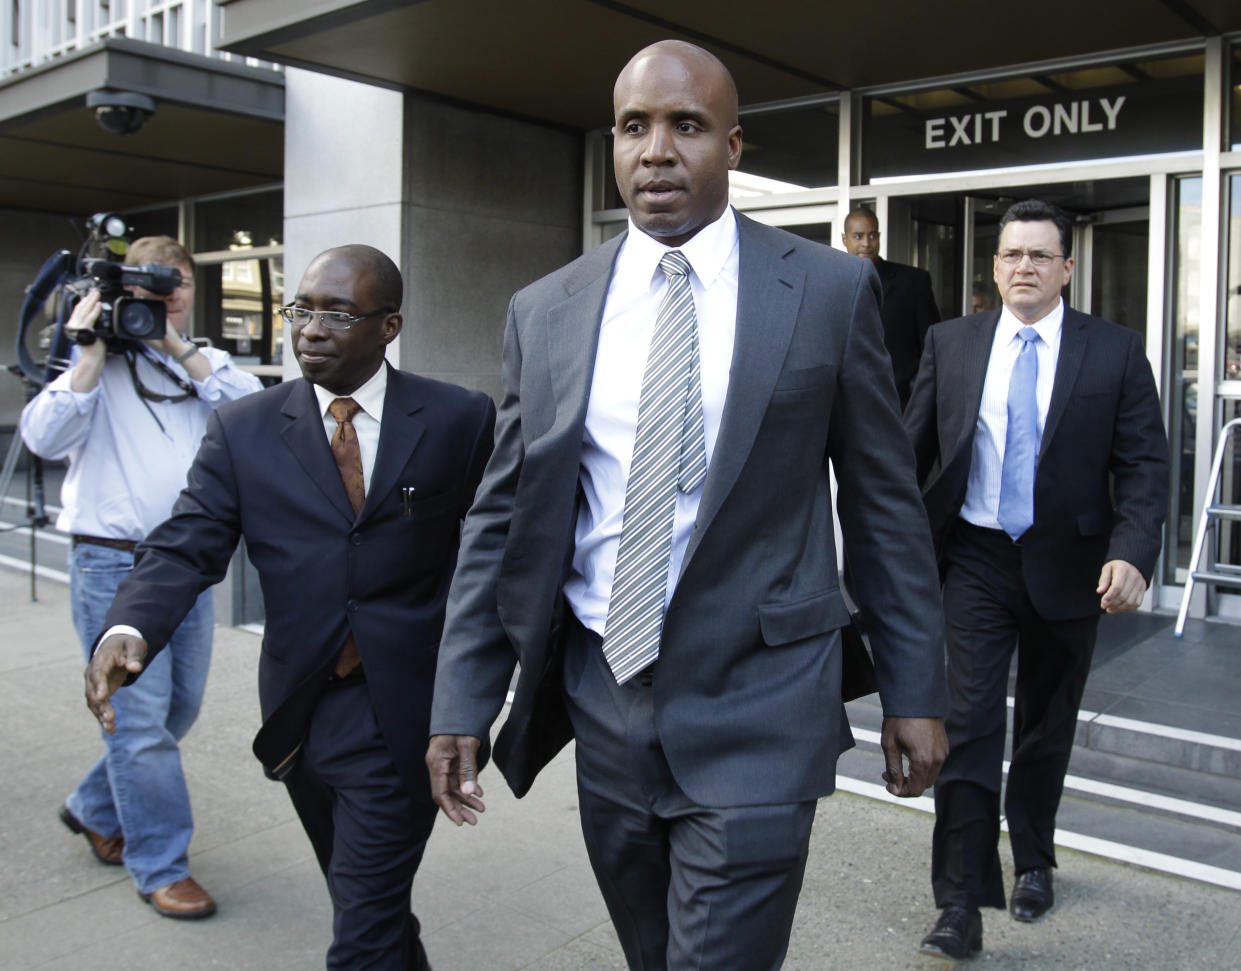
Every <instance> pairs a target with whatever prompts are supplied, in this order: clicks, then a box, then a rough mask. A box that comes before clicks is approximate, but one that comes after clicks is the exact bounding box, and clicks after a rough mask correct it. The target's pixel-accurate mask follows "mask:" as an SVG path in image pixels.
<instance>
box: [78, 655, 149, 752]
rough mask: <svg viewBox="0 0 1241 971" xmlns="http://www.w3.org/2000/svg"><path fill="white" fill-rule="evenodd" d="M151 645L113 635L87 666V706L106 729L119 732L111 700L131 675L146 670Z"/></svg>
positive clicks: (109, 732)
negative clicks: (148, 650)
mask: <svg viewBox="0 0 1241 971" xmlns="http://www.w3.org/2000/svg"><path fill="white" fill-rule="evenodd" d="M146 656H147V642H146V641H144V640H143V639H142V638H141V637H134V636H133V635H132V634H113V635H112V636H111V637H109V638H108V639H107V640H105V641H104V642H103V643H102V644H100V645H99V647H98V648H97V649H96V650H95V654H94V656H93V657H91V659H90V664H88V665H86V707H87V708H89V709H90V710H91V711H92V712H93V713H94V715H95V717H96V718H98V719H99V724H100V725H102V726H103V730H104V731H105V732H107V733H108V734H109V735H111V734H112V733H113V732H115V731H116V712H114V711H113V710H112V705H111V704H110V703H109V702H108V699H109V698H111V697H112V696H113V695H114V694H116V689H117V688H119V687H120V686H121V685H122V684H124V683H125V679H126V678H127V677H129V676H130V675H131V674H137V673H138V672H139V671H141V670H142V665H143V662H144V661H145V660H146Z"/></svg>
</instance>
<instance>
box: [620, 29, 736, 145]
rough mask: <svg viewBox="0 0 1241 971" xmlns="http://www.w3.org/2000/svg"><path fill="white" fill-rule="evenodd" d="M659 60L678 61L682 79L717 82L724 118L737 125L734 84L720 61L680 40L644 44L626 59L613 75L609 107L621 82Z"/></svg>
mask: <svg viewBox="0 0 1241 971" xmlns="http://www.w3.org/2000/svg"><path fill="white" fill-rule="evenodd" d="M660 61H664V62H666V64H665V65H664V67H665V69H666V66H667V64H679V65H681V69H682V70H683V72H684V74H685V77H686V80H689V79H690V78H691V76H692V77H693V79H694V80H695V81H696V82H697V83H703V82H704V81H705V82H708V83H714V84H718V85H719V94H720V96H721V105H722V107H723V110H724V115H725V120H726V121H727V122H728V124H729V126H730V127H731V126H732V125H735V124H737V112H738V100H737V85H736V82H734V81H733V76H732V74H731V73H730V72H729V70H728V68H726V67H725V66H724V62H723V61H721V60H720V59H719V58H718V57H716V56H715V55H714V54H712V53H711V52H710V51H708V50H706V49H704V48H702V47H699V46H698V45H697V44H691V43H689V42H688V41H683V40H661V41H656V42H655V43H654V44H651V45H650V46H649V47H644V48H642V50H640V51H638V53H636V54H635V55H634V56H633V57H631V58H630V59H629V63H628V64H626V65H625V67H624V68H623V69H622V70H621V72H620V74H619V75H617V77H616V85H615V86H614V87H613V89H612V107H613V109H616V108H617V107H618V104H617V101H616V96H617V92H618V91H620V89H621V85H622V83H623V82H628V81H629V80H630V78H631V76H632V75H635V74H641V73H642V72H643V71H648V70H652V69H658V68H659V67H660V65H659V63H658V62H660Z"/></svg>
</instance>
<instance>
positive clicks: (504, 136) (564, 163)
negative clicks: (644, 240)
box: [400, 94, 583, 399]
mask: <svg viewBox="0 0 1241 971" xmlns="http://www.w3.org/2000/svg"><path fill="white" fill-rule="evenodd" d="M404 132H405V160H406V161H405V194H404V199H405V201H404V249H403V261H402V264H401V267H402V270H403V271H404V274H405V328H404V330H403V331H402V333H401V338H400V342H401V362H402V364H403V366H404V367H405V368H407V369H408V370H411V371H416V372H417V373H419V374H423V375H426V376H428V377H434V378H438V379H440V380H443V381H451V382H453V383H456V384H462V385H465V386H467V387H470V388H476V389H479V390H483V391H486V392H488V393H489V394H491V395H492V396H493V397H495V398H497V399H498V398H499V395H500V356H501V348H502V343H503V334H504V320H505V312H506V309H507V307H508V300H509V297H511V296H512V294H513V293H514V292H515V291H516V290H518V289H520V288H521V287H523V286H525V285H526V284H528V283H530V282H532V281H534V280H536V279H537V278H538V277H540V276H542V275H543V274H545V273H548V272H550V271H551V270H554V269H555V268H556V267H558V266H561V265H562V264H564V263H567V262H569V261H570V260H572V259H573V258H574V257H576V256H578V255H580V254H581V252H582V218H581V197H582V145H583V139H582V136H581V135H578V134H576V133H571V132H564V131H560V130H557V129H552V128H548V127H544V126H542V125H537V124H533V123H530V122H526V121H520V120H517V119H514V118H508V117H502V116H498V115H493V114H488V113H485V112H481V111H471V110H469V109H466V108H462V107H459V106H456V105H448V104H444V103H441V102H437V101H432V100H429V99H426V98H423V97H420V96H417V95H412V94H411V95H408V96H407V97H406V99H405V128H404Z"/></svg>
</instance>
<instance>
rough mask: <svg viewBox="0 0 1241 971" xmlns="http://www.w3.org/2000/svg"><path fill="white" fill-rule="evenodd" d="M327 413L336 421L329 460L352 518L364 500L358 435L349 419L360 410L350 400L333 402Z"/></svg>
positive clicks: (364, 482) (338, 399)
mask: <svg viewBox="0 0 1241 971" xmlns="http://www.w3.org/2000/svg"><path fill="white" fill-rule="evenodd" d="M327 410H328V413H329V414H330V415H331V416H332V417H333V418H335V419H336V434H334V435H333V436H332V457H333V458H334V459H336V467H337V468H338V469H340V477H341V480H342V481H343V482H344V483H345V492H347V493H348V494H349V502H350V504H351V505H352V506H353V514H354V515H355V516H356V515H357V514H358V513H359V512H361V511H362V502H363V500H365V499H366V480H365V479H364V478H363V477H362V450H361V449H360V448H358V433H357V431H356V430H355V429H354V427H353V416H354V415H356V414H357V413H358V412H359V411H361V410H362V406H361V405H360V404H358V403H357V402H356V401H354V400H353V399H352V398H337V399H336V400H335V401H333V402H332V403H331V404H330V405H328V409H327Z"/></svg>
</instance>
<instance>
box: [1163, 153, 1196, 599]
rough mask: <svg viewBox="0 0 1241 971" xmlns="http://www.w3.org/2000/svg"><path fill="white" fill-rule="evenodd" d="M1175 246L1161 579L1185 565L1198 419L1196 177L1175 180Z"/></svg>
mask: <svg viewBox="0 0 1241 971" xmlns="http://www.w3.org/2000/svg"><path fill="white" fill-rule="evenodd" d="M1175 203H1176V228H1175V247H1176V249H1175V251H1174V253H1173V267H1172V335H1171V348H1170V351H1171V353H1170V354H1169V362H1168V388H1169V391H1170V394H1169V406H1170V414H1169V418H1168V439H1169V444H1170V445H1171V449H1172V491H1171V503H1172V508H1171V509H1170V510H1169V511H1168V524H1167V539H1166V543H1165V547H1164V571H1165V573H1164V580H1165V581H1166V582H1168V583H1177V582H1179V581H1178V579H1177V576H1176V572H1177V570H1178V568H1179V569H1181V570H1184V569H1185V568H1186V567H1187V566H1188V565H1189V554H1190V548H1191V544H1192V543H1193V532H1194V519H1193V516H1194V459H1195V441H1194V440H1195V437H1196V428H1197V422H1198V333H1199V320H1198V309H1199V302H1198V289H1199V276H1200V272H1201V251H1202V179H1201V178H1200V177H1194V178H1183V179H1178V180H1177V182H1176V199H1175Z"/></svg>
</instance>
